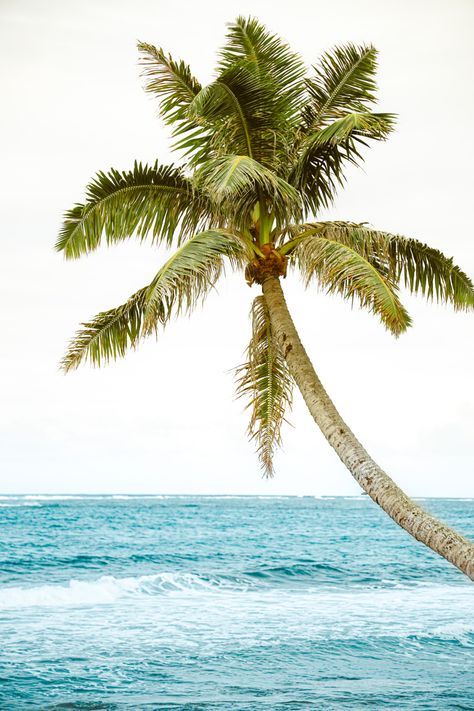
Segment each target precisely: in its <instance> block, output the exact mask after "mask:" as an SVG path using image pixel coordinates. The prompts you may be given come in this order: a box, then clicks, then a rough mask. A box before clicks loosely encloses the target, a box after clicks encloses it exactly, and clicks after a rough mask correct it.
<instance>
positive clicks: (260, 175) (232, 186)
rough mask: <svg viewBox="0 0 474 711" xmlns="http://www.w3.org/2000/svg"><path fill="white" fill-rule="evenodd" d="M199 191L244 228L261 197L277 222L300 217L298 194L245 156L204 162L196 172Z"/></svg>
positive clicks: (281, 179)
mask: <svg viewBox="0 0 474 711" xmlns="http://www.w3.org/2000/svg"><path fill="white" fill-rule="evenodd" d="M195 180H196V185H197V187H198V189H199V191H201V192H204V193H206V194H207V195H208V196H209V198H210V200H211V201H212V202H213V203H215V204H216V205H217V206H218V208H219V210H221V211H222V212H223V213H225V214H227V215H228V216H229V218H230V219H231V220H233V221H234V222H235V223H236V224H238V225H246V224H247V223H248V221H249V215H250V213H251V212H252V210H253V209H254V206H255V203H256V202H257V200H259V198H260V197H262V196H263V197H264V198H265V199H266V201H267V202H268V204H269V205H270V206H271V208H272V209H273V210H274V215H275V219H276V220H277V222H284V221H288V220H289V219H292V217H291V216H292V215H301V202H300V197H299V195H298V192H297V191H296V190H295V188H294V187H293V186H291V185H289V184H288V183H287V182H286V181H285V180H283V178H280V177H279V176H278V175H276V174H275V173H274V172H273V171H271V170H270V169H268V168H266V167H265V166H263V165H261V164H260V163H259V162H258V161H256V160H253V159H252V158H249V157H248V156H246V155H227V156H222V157H220V158H215V159H212V160H210V161H207V162H206V163H204V164H203V165H202V166H201V167H200V168H199V170H198V171H197V172H196V173H195Z"/></svg>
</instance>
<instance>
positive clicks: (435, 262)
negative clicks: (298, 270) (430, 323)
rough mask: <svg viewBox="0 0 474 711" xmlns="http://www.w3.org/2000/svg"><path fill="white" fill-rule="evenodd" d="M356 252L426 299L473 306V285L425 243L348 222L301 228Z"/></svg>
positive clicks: (326, 223) (451, 261)
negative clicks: (328, 238) (312, 231)
mask: <svg viewBox="0 0 474 711" xmlns="http://www.w3.org/2000/svg"><path fill="white" fill-rule="evenodd" d="M301 229H302V230H303V231H306V232H309V231H311V230H312V229H314V230H315V231H316V232H317V233H318V234H321V235H323V236H327V237H330V238H331V239H334V240H336V241H338V242H342V243H343V244H346V245H348V246H350V247H351V248H352V249H354V250H356V251H357V252H358V253H359V254H361V255H362V256H364V257H365V258H366V259H367V260H368V261H370V262H371V263H372V264H373V265H374V266H375V267H376V268H377V269H378V270H379V271H381V272H382V273H383V274H385V275H386V276H388V277H389V278H390V279H391V280H393V281H394V282H396V283H397V284H398V283H400V284H401V285H403V286H405V287H406V288H407V289H408V290H409V291H411V292H412V293H420V294H422V295H423V296H425V297H426V298H427V299H431V300H435V301H438V302H446V303H450V304H452V306H454V308H455V309H469V308H473V307H474V285H473V283H472V281H471V280H470V279H469V277H468V276H467V275H466V274H465V273H464V272H463V271H462V270H461V269H460V268H459V267H458V266H456V265H455V264H454V262H453V259H452V258H451V257H447V256H446V255H444V254H443V253H442V252H440V251H439V250H437V249H434V248H433V247H429V246H428V245H426V244H423V242H420V241H418V240H415V239H410V238H407V237H402V236H400V235H394V234H390V233H388V232H382V231H380V230H373V229H370V228H368V227H366V226H365V225H357V224H353V223H348V222H321V223H315V224H314V225H309V224H308V225H305V226H302V227H301Z"/></svg>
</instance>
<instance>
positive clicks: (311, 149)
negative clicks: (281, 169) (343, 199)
mask: <svg viewBox="0 0 474 711" xmlns="http://www.w3.org/2000/svg"><path fill="white" fill-rule="evenodd" d="M394 123H395V115H394V114H387V113H370V112H364V113H350V114H346V115H345V116H344V117H342V118H340V119H337V120H336V121H333V122H332V123H329V124H328V125H327V126H324V127H323V128H321V129H319V130H317V131H315V132H313V133H310V134H309V135H308V136H307V137H305V138H304V140H303V141H302V142H301V144H300V145H299V147H298V152H297V156H296V161H295V163H294V166H293V168H292V171H291V173H290V176H289V178H288V181H289V182H290V183H291V184H292V185H294V186H295V187H296V188H297V189H298V190H300V191H301V193H302V195H303V200H304V204H305V207H306V209H307V211H309V212H313V213H316V212H318V210H320V209H321V208H322V207H328V206H329V205H330V204H331V203H332V202H333V200H334V198H335V195H336V191H337V188H338V187H339V186H340V185H342V184H343V183H344V181H345V176H344V170H345V167H346V166H347V165H351V164H352V165H357V164H358V163H360V162H362V161H363V157H362V154H361V152H360V150H361V148H362V147H366V146H367V143H366V140H367V139H371V140H377V141H383V140H385V139H386V138H387V137H388V135H389V134H390V132H391V131H392V130H393V127H394Z"/></svg>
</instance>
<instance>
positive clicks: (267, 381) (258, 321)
mask: <svg viewBox="0 0 474 711" xmlns="http://www.w3.org/2000/svg"><path fill="white" fill-rule="evenodd" d="M251 317H252V338H251V341H250V344H249V347H248V349H247V358H248V360H247V362H246V363H244V364H243V365H241V366H240V367H239V368H237V370H236V374H237V396H238V397H245V398H248V399H249V402H248V405H247V407H248V408H250V409H251V418H250V423H249V426H248V435H249V437H250V439H251V440H255V441H256V443H257V452H258V456H259V458H260V462H261V464H262V468H263V471H264V474H265V476H272V475H273V454H274V451H275V448H276V447H278V446H280V445H281V425H282V423H283V421H284V419H285V411H286V410H287V409H289V408H291V404H292V390H293V380H292V378H291V375H290V373H289V371H288V366H287V364H286V361H285V359H284V357H283V355H282V353H281V351H280V350H279V348H278V346H277V343H276V339H275V337H274V335H273V333H272V328H271V324H270V317H269V313H268V309H267V306H266V304H265V300H264V297H263V296H257V298H256V299H255V300H254V302H253V304H252V310H251Z"/></svg>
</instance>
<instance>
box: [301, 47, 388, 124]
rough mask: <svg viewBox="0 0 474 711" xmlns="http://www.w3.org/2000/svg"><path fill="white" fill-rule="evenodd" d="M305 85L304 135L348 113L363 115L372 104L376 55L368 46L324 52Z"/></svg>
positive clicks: (339, 48)
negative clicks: (307, 99)
mask: <svg viewBox="0 0 474 711" xmlns="http://www.w3.org/2000/svg"><path fill="white" fill-rule="evenodd" d="M314 69H315V75H314V76H313V77H312V78H311V79H309V80H308V81H307V88H308V92H309V96H310V101H309V102H308V104H307V106H306V107H305V112H304V113H305V122H304V125H305V129H306V132H309V131H314V129H315V128H319V127H320V126H321V125H324V123H326V122H327V121H328V120H331V119H333V118H339V117H340V116H342V115H344V114H346V113H348V112H365V111H366V110H367V108H368V107H369V106H370V105H371V104H372V103H374V102H375V91H376V88H377V86H376V84H375V79H374V77H375V72H376V69H377V51H376V49H375V48H374V47H372V46H370V45H368V46H365V45H361V46H357V45H354V44H350V43H349V44H346V45H344V46H342V47H335V48H334V49H333V50H332V51H331V52H326V54H324V55H323V56H322V58H321V60H320V62H319V66H317V67H315V68H314Z"/></svg>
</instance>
